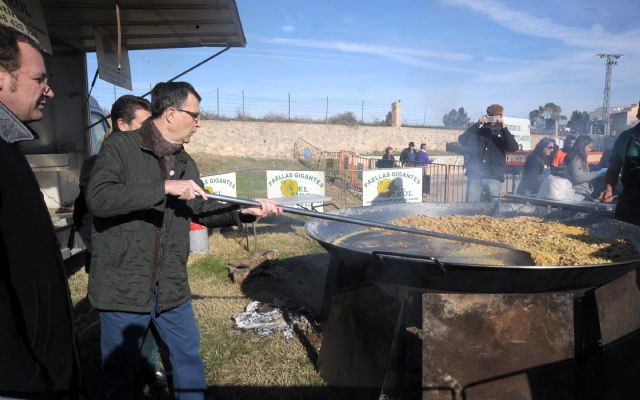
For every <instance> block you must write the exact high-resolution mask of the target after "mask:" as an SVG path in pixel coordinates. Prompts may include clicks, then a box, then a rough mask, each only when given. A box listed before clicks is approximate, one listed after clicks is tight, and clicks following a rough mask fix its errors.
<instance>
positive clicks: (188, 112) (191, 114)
mask: <svg viewBox="0 0 640 400" xmlns="http://www.w3.org/2000/svg"><path fill="white" fill-rule="evenodd" d="M176 110H178V111H182V112H183V113H187V114H189V115H190V116H191V118H193V119H200V113H199V112H193V111H187V110H183V109H181V108H176Z"/></svg>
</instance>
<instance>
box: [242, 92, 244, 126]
mask: <svg viewBox="0 0 640 400" xmlns="http://www.w3.org/2000/svg"><path fill="white" fill-rule="evenodd" d="M242 118H243V119H244V89H242Z"/></svg>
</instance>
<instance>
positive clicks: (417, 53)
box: [260, 37, 472, 73]
mask: <svg viewBox="0 0 640 400" xmlns="http://www.w3.org/2000/svg"><path fill="white" fill-rule="evenodd" d="M260 41H261V42H263V43H270V44H279V45H285V46H296V47H307V48H314V49H324V50H336V51H339V52H342V53H347V54H365V55H370V56H376V57H383V58H388V59H391V60H394V61H396V62H399V63H401V64H404V65H411V66H415V67H422V68H429V69H434V70H442V71H449V72H459V73H470V71H468V70H465V69H462V68H456V67H452V66H450V65H447V64H445V63H443V62H442V61H448V62H458V61H469V60H471V59H472V57H471V55H469V54H464V53H453V52H443V51H432V50H427V49H410V48H401V47H391V46H380V45H372V44H368V43H354V42H344V41H321V40H314V39H290V38H280V37H273V38H262V39H260Z"/></svg>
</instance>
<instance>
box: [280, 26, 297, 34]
mask: <svg viewBox="0 0 640 400" xmlns="http://www.w3.org/2000/svg"><path fill="white" fill-rule="evenodd" d="M280 29H281V30H282V31H283V32H287V33H289V32H293V31H294V30H296V27H295V26H293V25H282V26H281V27H280Z"/></svg>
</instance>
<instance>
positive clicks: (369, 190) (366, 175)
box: [362, 168, 422, 206]
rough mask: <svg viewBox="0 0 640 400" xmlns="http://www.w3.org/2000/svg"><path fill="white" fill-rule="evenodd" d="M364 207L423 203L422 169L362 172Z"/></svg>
mask: <svg viewBox="0 0 640 400" xmlns="http://www.w3.org/2000/svg"><path fill="white" fill-rule="evenodd" d="M362 182H363V183H362V205H363V206H375V205H379V204H391V203H420V202H422V168H402V169H400V168H399V169H376V170H365V171H362Z"/></svg>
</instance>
